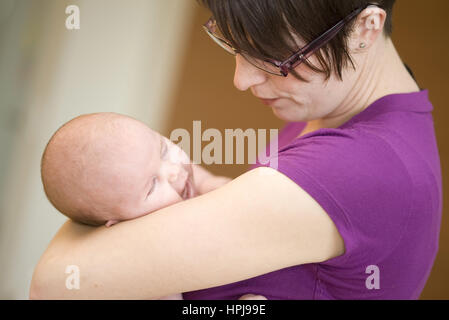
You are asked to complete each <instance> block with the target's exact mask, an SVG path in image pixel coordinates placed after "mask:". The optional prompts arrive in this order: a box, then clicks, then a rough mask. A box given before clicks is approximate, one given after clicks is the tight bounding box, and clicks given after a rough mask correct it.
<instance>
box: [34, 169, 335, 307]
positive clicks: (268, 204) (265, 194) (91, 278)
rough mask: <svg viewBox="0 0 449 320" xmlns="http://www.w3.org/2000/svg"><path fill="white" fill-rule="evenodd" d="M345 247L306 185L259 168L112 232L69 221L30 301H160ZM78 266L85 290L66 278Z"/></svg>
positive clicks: (53, 244)
mask: <svg viewBox="0 0 449 320" xmlns="http://www.w3.org/2000/svg"><path fill="white" fill-rule="evenodd" d="M273 185H278V186H279V187H278V188H272V186H273ZM248 190H250V191H251V192H248ZM230 200H232V201H230ZM341 242H342V241H341V238H340V237H339V235H338V232H336V229H335V226H334V225H333V223H332V221H331V220H330V219H329V217H328V216H327V215H326V214H325V213H324V212H323V211H322V209H321V207H319V206H318V205H317V204H316V203H315V202H314V201H313V199H311V198H310V197H307V195H306V194H305V193H303V192H300V191H299V189H298V187H297V185H296V184H294V183H293V182H291V181H290V180H288V178H286V177H285V176H283V175H281V174H279V173H277V172H275V171H274V170H272V169H266V168H265V169H256V170H253V171H251V172H248V173H246V174H244V175H242V176H240V177H238V178H236V179H234V180H232V181H231V182H229V183H227V184H226V185H225V186H223V187H222V188H219V189H217V190H214V191H212V192H209V193H207V194H205V195H202V196H199V197H196V198H193V199H189V200H187V201H182V202H179V203H177V204H174V205H172V206H170V207H167V208H164V209H162V210H159V211H156V212H154V213H152V214H149V215H146V216H143V217H141V218H138V219H134V220H130V221H125V222H121V223H119V224H117V225H114V226H113V227H111V228H106V227H97V228H94V227H89V226H84V225H80V224H77V223H74V222H72V221H68V222H67V223H65V224H64V226H63V227H62V228H61V229H60V231H59V232H58V233H57V235H56V236H55V238H54V239H53V240H52V242H51V243H50V245H49V247H48V248H47V250H46V252H45V253H44V255H43V256H42V258H41V260H40V262H39V264H38V265H37V267H36V270H35V273H34V275H33V279H32V285H31V290H30V296H31V298H37V299H159V298H161V297H163V296H167V295H171V294H174V293H180V292H188V291H194V290H200V289H204V288H210V287H216V286H220V285H225V284H229V283H233V282H237V281H241V280H245V279H249V278H253V277H256V276H258V275H262V274H266V273H269V272H272V271H275V270H280V269H283V268H287V267H290V266H294V265H299V264H304V263H313V262H319V261H325V260H327V259H330V258H332V257H335V256H337V255H339V254H341V253H342V252H341V249H342V246H341ZM336 243H338V244H339V246H337V245H335V244H336ZM343 249H344V248H343ZM68 266H75V268H77V270H78V271H79V285H80V286H79V288H73V287H72V288H70V286H69V287H67V286H66V285H67V281H69V280H70V277H71V276H73V274H66V273H65V272H66V270H67V267H68ZM72 270H73V269H72Z"/></svg>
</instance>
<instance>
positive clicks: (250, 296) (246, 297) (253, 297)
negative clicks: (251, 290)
mask: <svg viewBox="0 0 449 320" xmlns="http://www.w3.org/2000/svg"><path fill="white" fill-rule="evenodd" d="M239 300H268V299H267V298H265V297H264V296H260V295H255V294H245V295H244V296H241V297H240V298H239Z"/></svg>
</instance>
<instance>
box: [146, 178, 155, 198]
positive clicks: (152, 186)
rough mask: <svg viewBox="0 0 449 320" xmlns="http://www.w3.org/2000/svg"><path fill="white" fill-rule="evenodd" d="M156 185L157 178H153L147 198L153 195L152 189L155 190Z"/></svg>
mask: <svg viewBox="0 0 449 320" xmlns="http://www.w3.org/2000/svg"><path fill="white" fill-rule="evenodd" d="M156 183H157V178H156V177H154V178H153V183H152V184H151V189H150V191H148V194H147V198H148V197H149V196H150V194H152V193H153V191H154V188H156Z"/></svg>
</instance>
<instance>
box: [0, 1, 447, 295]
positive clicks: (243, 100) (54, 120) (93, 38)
mask: <svg viewBox="0 0 449 320" xmlns="http://www.w3.org/2000/svg"><path fill="white" fill-rule="evenodd" d="M397 2H398V3H397V5H396V9H395V13H394V33H393V39H394V42H395V44H396V46H397V48H398V50H399V53H400V54H401V56H402V58H403V60H404V61H405V62H406V63H407V64H408V65H409V66H410V67H411V69H412V70H413V72H414V73H415V76H416V78H417V81H418V83H419V85H420V87H421V88H425V89H429V91H430V98H431V101H432V102H433V104H434V107H435V110H434V120H435V129H436V133H437V139H438V145H439V150H440V156H441V164H442V169H443V186H447V185H448V178H449V175H448V174H446V171H447V170H446V169H447V166H446V164H447V163H448V160H449V142H448V138H449V126H447V124H446V121H448V120H449V110H448V109H447V108H446V105H447V103H446V100H447V98H448V94H447V91H446V90H448V84H449V81H448V77H447V75H448V74H449V62H448V57H449V43H448V40H449V37H448V35H447V28H446V20H447V12H448V11H449V1H447V0H429V1H425V2H424V1H420V0H398V1H397ZM69 5H77V6H78V7H79V9H80V13H81V15H80V21H81V24H80V26H81V28H80V29H79V30H67V29H66V27H65V21H66V18H67V16H68V15H67V14H66V13H65V9H66V7H67V6H69ZM208 17H209V13H208V12H207V11H206V10H205V9H204V8H201V7H200V6H199V5H198V4H197V2H196V1H195V0H128V1H123V0H71V1H66V0H39V1H36V0H0V271H1V272H0V299H27V298H28V288H29V283H30V280H31V275H32V273H33V269H34V266H35V264H36V263H37V261H38V260H39V258H40V256H41V254H42V253H43V251H44V250H45V248H46V247H47V245H48V243H49V241H50V240H51V238H52V237H53V236H54V234H55V233H56V231H57V230H58V228H59V227H60V226H61V225H62V224H63V223H64V221H65V217H64V216H62V215H61V214H59V213H58V212H57V211H56V210H55V209H54V208H53V207H52V206H51V205H50V203H49V202H48V201H47V200H46V198H45V195H44V192H43V189H42V186H41V180H40V172H39V165H40V157H41V155H42V152H43V150H44V148H45V145H46V143H47V141H48V140H49V138H50V137H51V135H52V134H53V133H54V131H56V130H57V129H58V128H59V127H60V126H61V125H62V124H63V123H65V122H66V121H68V120H70V119H72V118H74V117H76V116H78V115H80V114H84V113H92V112H106V111H112V112H118V113H122V114H127V115H130V116H132V117H135V118H137V119H139V120H141V121H143V122H145V123H146V124H148V125H149V126H150V127H151V128H153V129H155V130H157V131H159V132H161V133H162V134H164V135H166V136H169V135H170V133H171V132H172V130H174V129H176V128H185V129H187V130H188V131H189V132H192V122H193V121H194V120H200V121H201V125H202V129H203V130H205V129H207V128H216V129H219V130H220V131H221V132H222V133H223V135H224V129H225V128H233V129H236V128H241V129H243V130H246V129H248V128H254V129H256V130H257V129H271V128H273V129H275V128H280V127H282V126H283V124H284V123H283V122H282V121H281V120H278V119H277V118H275V117H274V116H273V115H272V113H271V110H270V109H269V108H267V107H265V106H263V105H261V103H260V102H259V100H257V99H254V98H253V97H252V96H251V94H250V93H248V92H244V93H242V92H239V91H237V90H236V89H235V88H234V87H233V83H232V80H233V71H234V70H233V68H234V61H233V57H232V56H230V55H228V54H226V53H225V52H224V51H223V50H222V49H221V48H219V47H218V46H216V45H215V44H214V43H213V42H212V41H211V40H210V39H209V38H208V37H207V35H206V34H204V32H203V31H202V28H201V25H202V24H203V23H204V22H205V21H206V20H207V18H208ZM207 168H208V169H209V170H211V171H212V172H213V173H215V174H220V175H227V176H229V177H237V176H238V175H240V174H242V173H244V172H245V170H247V169H248V166H247V165H210V166H207ZM443 192H444V195H443V196H444V201H443V202H444V203H446V202H447V201H448V200H449V198H448V195H449V193H448V191H447V189H444V190H443ZM443 211H446V209H445V208H444V209H443ZM448 270H449V220H448V217H447V214H446V212H443V222H442V230H441V238H440V250H439V254H438V257H437V260H436V262H435V265H434V268H433V271H432V274H431V277H430V279H429V281H428V283H427V286H426V288H425V290H424V292H423V294H422V296H421V298H422V299H449V271H448Z"/></svg>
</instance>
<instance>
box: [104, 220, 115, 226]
mask: <svg viewBox="0 0 449 320" xmlns="http://www.w3.org/2000/svg"><path fill="white" fill-rule="evenodd" d="M116 223H118V220H108V221H107V222H106V227H107V228H109V227H110V226H112V225H114V224H116Z"/></svg>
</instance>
